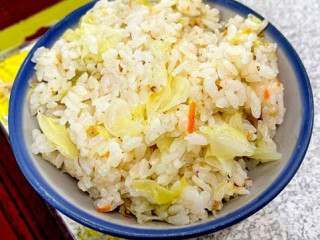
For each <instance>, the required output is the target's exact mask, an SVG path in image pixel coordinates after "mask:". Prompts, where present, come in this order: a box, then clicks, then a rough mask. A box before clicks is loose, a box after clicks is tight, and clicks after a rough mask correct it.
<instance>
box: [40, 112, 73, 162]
mask: <svg viewBox="0 0 320 240" xmlns="http://www.w3.org/2000/svg"><path fill="white" fill-rule="evenodd" d="M37 119H38V123H39V126H40V129H41V130H42V132H43V134H44V135H45V136H46V137H47V138H48V139H49V141H51V142H52V143H54V144H55V145H57V146H58V149H59V150H60V152H61V154H62V155H63V156H65V157H67V158H70V159H73V160H77V159H78V156H79V151H78V149H77V146H76V145H75V144H74V143H73V142H72V141H71V139H70V136H69V134H68V131H67V128H66V126H64V125H61V124H60V122H59V120H58V119H54V118H50V117H47V116H45V115H43V114H41V113H38V115H37Z"/></svg>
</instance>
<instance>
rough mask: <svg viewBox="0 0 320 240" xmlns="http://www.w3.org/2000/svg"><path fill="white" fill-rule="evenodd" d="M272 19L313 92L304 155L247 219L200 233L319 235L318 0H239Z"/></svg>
mask: <svg viewBox="0 0 320 240" xmlns="http://www.w3.org/2000/svg"><path fill="white" fill-rule="evenodd" d="M239 2H242V3H244V4H245V5H247V6H249V7H250V8H252V9H254V10H256V11H257V12H258V13H260V14H261V15H262V16H264V17H265V18H267V19H268V20H269V21H270V22H271V23H272V24H273V25H275V26H276V27H277V28H278V29H279V30H280V31H281V32H282V33H283V34H284V35H285V36H286V37H287V39H288V40H289V41H290V43H291V44H292V45H293V47H294V48H295V49H296V51H297V52H298V54H299V55H300V57H301V59H302V61H303V63H304V65H305V67H306V69H307V72H308V75H309V78H310V81H311V85H312V88H313V94H314V104H315V118H314V130H313V136H312V139H311V143H310V146H309V150H308V152H307V155H306V157H305V159H304V161H303V163H302V165H301V167H300V169H299V171H298V172H297V174H296V175H295V176H294V178H293V179H292V181H291V182H290V183H289V185H288V186H287V187H286V188H285V189H284V190H283V191H282V192H281V193H280V194H279V195H278V196H277V197H276V198H275V199H274V200H273V201H272V202H271V203H269V204H268V205H267V206H266V207H264V208H263V209H262V210H260V211H259V212H257V213H256V214H254V215H252V216H251V217H249V218H247V219H246V220H244V221H242V222H240V223H238V224H236V225H234V226H232V227H230V228H227V229H225V230H222V231H220V232H217V233H214V234H211V235H207V236H204V237H201V238H199V239H201V240H205V239H214V240H238V239H239V240H240V239H241V240H245V239H250V240H252V239H259V240H260V239H261V240H266V239H272V240H280V239H281V240H282V239H283V240H304V239H306V240H311V239H320V107H319V104H320V92H319V91H320V1H319V0H239Z"/></svg>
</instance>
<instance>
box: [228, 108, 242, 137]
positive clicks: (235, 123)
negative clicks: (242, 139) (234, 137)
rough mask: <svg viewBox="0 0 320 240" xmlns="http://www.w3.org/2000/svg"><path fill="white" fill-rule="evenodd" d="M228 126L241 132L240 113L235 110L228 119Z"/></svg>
mask: <svg viewBox="0 0 320 240" xmlns="http://www.w3.org/2000/svg"><path fill="white" fill-rule="evenodd" d="M229 125H230V127H232V128H234V129H237V130H239V131H241V132H243V123H242V114H241V113H239V112H237V113H235V114H234V115H233V116H232V117H231V118H230V120H229Z"/></svg>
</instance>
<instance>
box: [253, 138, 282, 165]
mask: <svg viewBox="0 0 320 240" xmlns="http://www.w3.org/2000/svg"><path fill="white" fill-rule="evenodd" d="M256 145H257V148H256V149H255V151H254V153H253V155H252V156H251V158H253V159H257V160H259V161H260V162H262V163H266V162H270V161H276V160H279V159H280V158H281V157H282V154H281V153H278V152H277V145H276V144H275V142H274V141H273V140H272V139H271V138H269V137H268V138H267V137H263V138H261V139H258V140H257V141H256Z"/></svg>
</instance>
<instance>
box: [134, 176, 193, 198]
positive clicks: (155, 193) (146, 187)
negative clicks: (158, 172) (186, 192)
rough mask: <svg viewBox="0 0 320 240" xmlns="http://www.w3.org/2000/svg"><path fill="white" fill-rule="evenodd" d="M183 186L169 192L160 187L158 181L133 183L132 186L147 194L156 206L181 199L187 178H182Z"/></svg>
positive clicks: (137, 181) (147, 180) (136, 181)
mask: <svg viewBox="0 0 320 240" xmlns="http://www.w3.org/2000/svg"><path fill="white" fill-rule="evenodd" d="M180 182H181V185H180V187H179V188H178V189H177V190H176V191H171V190H168V189H167V188H165V187H163V186H161V185H159V184H158V183H157V182H156V181H153V180H149V179H144V180H134V181H132V186H133V187H134V188H135V189H136V190H137V191H140V192H143V193H145V194H146V195H147V196H148V197H150V198H151V199H152V200H153V202H154V203H156V204H164V203H169V202H171V201H173V200H174V199H175V198H177V197H179V196H180V194H181V192H182V190H183V188H184V186H185V185H186V183H187V181H186V178H185V177H182V178H181V180H180Z"/></svg>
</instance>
